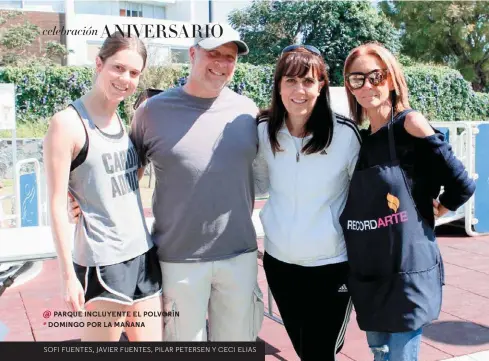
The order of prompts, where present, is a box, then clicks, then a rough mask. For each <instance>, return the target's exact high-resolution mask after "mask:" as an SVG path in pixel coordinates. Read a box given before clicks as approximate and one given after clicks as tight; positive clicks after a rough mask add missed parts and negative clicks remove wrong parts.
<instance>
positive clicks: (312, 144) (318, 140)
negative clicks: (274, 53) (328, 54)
mask: <svg viewBox="0 0 489 361" xmlns="http://www.w3.org/2000/svg"><path fill="white" fill-rule="evenodd" d="M309 69H312V71H313V74H314V77H315V78H316V79H318V80H319V81H323V82H324V86H323V87H322V88H321V92H320V94H319V96H318V98H317V101H316V104H315V105H314V109H313V110H312V113H311V115H310V117H309V119H308V120H307V122H306V124H305V126H304V127H305V132H306V134H312V138H311V139H310V140H309V142H307V144H306V145H304V147H303V148H302V151H303V152H304V153H305V154H312V153H317V152H320V151H322V150H323V149H324V148H326V147H328V146H329V145H330V143H331V139H332V137H333V125H334V122H333V113H332V111H331V107H330V100H329V79H328V71H327V70H326V64H325V63H324V60H323V58H322V57H321V56H319V55H316V54H313V53H311V52H309V51H308V50H306V49H304V48H298V49H296V50H294V51H291V52H288V53H285V54H283V55H282V56H281V57H280V59H279V61H278V63H277V66H276V68H275V73H274V79H273V91H272V103H271V106H270V108H269V109H267V110H264V111H262V112H261V113H260V115H259V116H258V118H259V120H261V119H265V118H267V120H268V136H269V140H270V145H271V147H272V151H273V153H274V154H275V152H280V151H282V149H281V148H280V144H279V142H278V139H277V134H278V132H279V130H280V128H282V126H283V124H284V122H285V114H286V112H287V111H286V109H285V106H284V104H283V102H282V98H281V96H280V82H281V80H282V77H284V76H289V77H295V76H298V77H300V78H303V77H305V76H306V75H307V73H308V72H309Z"/></svg>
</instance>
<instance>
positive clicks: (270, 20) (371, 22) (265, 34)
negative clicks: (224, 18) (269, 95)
mask: <svg viewBox="0 0 489 361" xmlns="http://www.w3.org/2000/svg"><path fill="white" fill-rule="evenodd" d="M229 21H230V23H231V25H232V26H233V27H234V28H235V29H236V30H238V31H239V32H240V33H241V35H242V37H243V39H244V40H245V41H246V42H247V43H248V45H249V46H250V54H249V55H247V56H245V57H243V61H245V62H250V63H252V64H273V63H275V62H276V60H277V58H278V56H279V55H280V53H281V50H282V49H283V48H284V47H285V46H287V45H290V44H295V43H302V44H310V45H314V46H315V47H317V48H318V49H319V50H320V51H321V53H322V55H323V56H324V58H325V60H326V62H327V64H328V66H329V68H330V77H331V80H332V84H333V85H340V84H342V83H343V82H342V71H343V69H342V67H343V63H344V60H345V59H346V57H347V55H348V53H349V52H350V50H351V49H353V48H354V47H355V46H358V45H360V44H362V43H364V42H367V41H378V42H380V43H383V44H384V45H385V46H386V47H387V48H389V49H390V50H391V51H393V52H395V53H397V52H398V51H399V49H400V40H399V36H400V34H399V32H398V31H397V30H396V29H395V27H394V26H393V25H392V24H391V22H390V21H389V20H388V19H387V17H386V16H385V15H384V14H383V13H382V12H379V11H378V10H377V9H376V8H374V7H373V6H372V5H371V3H369V2H366V1H318V0H310V1H304V0H298V1H277V0H256V1H255V2H253V3H252V5H250V6H249V7H248V8H245V9H242V10H237V11H234V12H232V13H231V14H230V16H229Z"/></svg>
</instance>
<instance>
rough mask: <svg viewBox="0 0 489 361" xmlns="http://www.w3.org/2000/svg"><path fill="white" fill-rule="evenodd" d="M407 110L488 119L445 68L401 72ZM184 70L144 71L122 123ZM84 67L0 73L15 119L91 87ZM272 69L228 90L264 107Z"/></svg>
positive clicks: (475, 96)
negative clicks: (149, 92)
mask: <svg viewBox="0 0 489 361" xmlns="http://www.w3.org/2000/svg"><path fill="white" fill-rule="evenodd" d="M404 72H405V75H406V80H407V83H408V86H409V91H410V96H409V98H410V102H411V106H412V107H413V108H415V109H417V110H419V111H420V112H422V113H423V114H424V115H425V116H426V117H427V118H428V119H430V120H446V121H448V120H489V94H485V93H475V92H474V91H473V90H472V88H471V85H470V83H469V82H467V81H465V80H464V79H463V77H462V76H461V75H460V73H459V72H458V71H456V70H453V69H450V68H447V67H436V66H425V65H413V66H407V67H405V68H404ZM188 73H189V67H188V66H187V65H174V66H164V67H151V68H148V69H146V70H145V71H144V73H143V76H142V78H141V81H140V84H139V89H138V91H137V92H136V94H135V95H133V96H132V97H130V98H128V99H126V101H125V102H123V103H121V105H120V107H119V113H120V115H121V118H122V119H123V120H124V122H125V123H126V124H127V122H128V121H129V119H130V118H131V117H132V114H133V110H132V107H133V104H134V102H135V100H136V97H137V95H138V94H139V93H140V92H141V91H142V90H143V89H146V88H150V87H151V88H159V89H167V88H170V87H174V86H179V85H183V84H185V82H186V77H187V76H188ZM93 75H94V72H93V69H92V68H89V67H62V66H28V67H5V68H0V83H14V84H16V86H17V91H16V92H17V119H18V120H19V121H20V122H21V123H35V122H43V121H46V120H47V119H49V118H50V117H51V116H52V115H53V114H54V113H55V112H57V111H59V110H61V109H64V108H65V107H66V106H68V104H69V103H70V102H72V101H73V100H75V99H77V98H79V97H80V96H82V95H83V94H85V93H86V92H87V91H88V90H89V89H90V87H91V84H92V79H93ZM272 75H273V66H271V65H262V66H254V65H250V64H238V66H237V68H236V73H235V76H234V79H233V81H232V83H231V84H230V88H231V89H233V90H234V91H236V92H237V93H239V94H243V95H246V96H248V97H250V98H251V99H253V100H254V101H255V102H256V103H257V105H258V106H259V107H261V108H264V107H267V106H268V104H269V102H270V97H271V91H272V83H273V79H272Z"/></svg>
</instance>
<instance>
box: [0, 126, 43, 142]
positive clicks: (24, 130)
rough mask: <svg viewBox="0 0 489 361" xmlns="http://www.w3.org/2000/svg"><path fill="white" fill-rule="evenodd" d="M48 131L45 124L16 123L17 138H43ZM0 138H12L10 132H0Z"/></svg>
mask: <svg viewBox="0 0 489 361" xmlns="http://www.w3.org/2000/svg"><path fill="white" fill-rule="evenodd" d="M47 130H48V123H47V122H31V123H18V124H17V129H16V135H17V138H44V135H45V134H46V132H47ZM0 138H12V131H11V130H0Z"/></svg>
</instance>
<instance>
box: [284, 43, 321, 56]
mask: <svg viewBox="0 0 489 361" xmlns="http://www.w3.org/2000/svg"><path fill="white" fill-rule="evenodd" d="M297 49H306V50H307V51H309V52H310V53H313V54H316V55H321V52H320V51H319V49H318V48H316V47H315V46H312V45H289V46H286V47H285V48H284V50H282V54H281V55H284V54H285V53H290V52H291V51H294V50H297Z"/></svg>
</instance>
